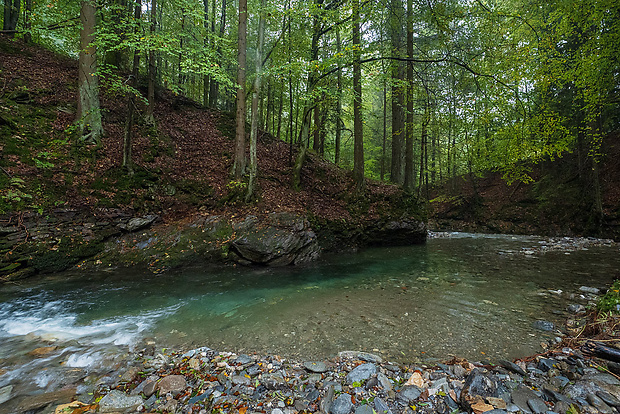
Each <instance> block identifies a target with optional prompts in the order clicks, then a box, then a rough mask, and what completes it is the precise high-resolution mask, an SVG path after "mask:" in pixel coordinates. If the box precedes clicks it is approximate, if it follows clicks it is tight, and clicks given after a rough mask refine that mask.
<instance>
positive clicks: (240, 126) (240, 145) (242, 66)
mask: <svg viewBox="0 0 620 414" xmlns="http://www.w3.org/2000/svg"><path fill="white" fill-rule="evenodd" d="M247 21H248V2H247V0H239V29H238V30H239V33H238V39H237V40H238V46H239V54H238V62H239V69H238V71H237V133H236V136H235V162H234V164H233V176H234V178H235V179H237V180H240V179H241V177H243V174H244V173H245V165H246V158H245V71H246V63H245V52H246V50H245V48H246V39H247Z"/></svg>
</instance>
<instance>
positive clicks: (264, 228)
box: [231, 213, 320, 266]
mask: <svg viewBox="0 0 620 414" xmlns="http://www.w3.org/2000/svg"><path fill="white" fill-rule="evenodd" d="M319 250H320V247H319V243H318V240H317V237H316V235H315V234H314V232H313V231H312V229H311V228H310V223H309V222H308V220H307V219H305V218H304V217H300V216H296V215H293V214H290V213H272V214H271V215H270V216H269V217H268V218H267V220H266V221H265V222H264V223H259V222H258V220H257V219H256V217H253V216H249V217H248V218H246V220H245V221H244V222H243V223H242V224H240V225H239V228H238V229H237V237H236V238H235V239H234V240H233V242H232V243H231V252H232V253H233V254H236V256H237V257H238V258H239V260H240V261H241V262H249V263H256V264H265V265H269V266H286V265H289V264H295V263H301V262H305V261H310V260H314V259H315V258H316V257H317V256H318V254H319Z"/></svg>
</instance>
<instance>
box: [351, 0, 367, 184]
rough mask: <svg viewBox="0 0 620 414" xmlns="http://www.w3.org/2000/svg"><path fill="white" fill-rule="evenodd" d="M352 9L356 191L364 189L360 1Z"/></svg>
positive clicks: (355, 1)
mask: <svg viewBox="0 0 620 414" xmlns="http://www.w3.org/2000/svg"><path fill="white" fill-rule="evenodd" d="M351 7H352V9H353V48H354V55H353V56H354V57H353V181H354V182H355V187H356V190H357V191H358V192H362V191H363V189H364V130H363V121H362V64H361V59H362V50H361V36H360V2H359V0H352V5H351Z"/></svg>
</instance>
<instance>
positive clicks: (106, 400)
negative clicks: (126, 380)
mask: <svg viewBox="0 0 620 414" xmlns="http://www.w3.org/2000/svg"><path fill="white" fill-rule="evenodd" d="M143 401H144V400H142V397H140V396H137V395H136V396H133V397H130V396H128V395H125V394H124V393H122V392H121V391H118V390H112V391H110V392H109V393H108V394H107V395H106V396H105V397H103V398H102V399H101V401H99V412H102V413H113V412H117V411H131V410H135V409H136V408H138V406H140V405H141V404H142V403H143Z"/></svg>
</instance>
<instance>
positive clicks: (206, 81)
mask: <svg viewBox="0 0 620 414" xmlns="http://www.w3.org/2000/svg"><path fill="white" fill-rule="evenodd" d="M202 4H203V9H204V22H203V26H204V28H205V38H204V46H205V49H208V48H209V0H203V1H202ZM213 13H215V10H213ZM202 81H203V84H202V102H203V103H204V106H208V105H209V92H210V91H211V85H210V82H211V77H210V76H209V75H204V76H203V77H202Z"/></svg>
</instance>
